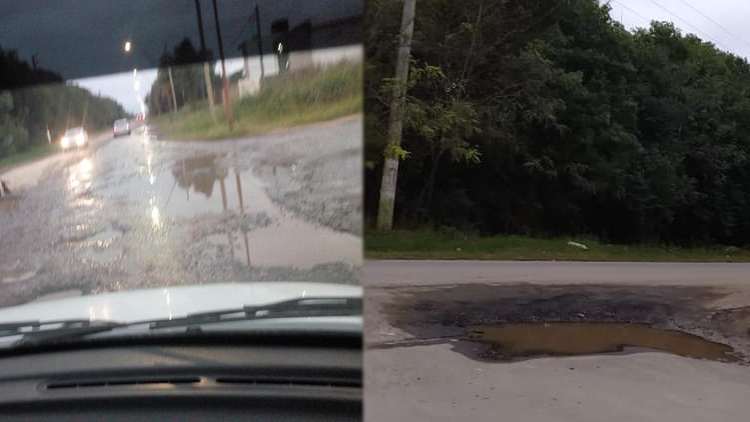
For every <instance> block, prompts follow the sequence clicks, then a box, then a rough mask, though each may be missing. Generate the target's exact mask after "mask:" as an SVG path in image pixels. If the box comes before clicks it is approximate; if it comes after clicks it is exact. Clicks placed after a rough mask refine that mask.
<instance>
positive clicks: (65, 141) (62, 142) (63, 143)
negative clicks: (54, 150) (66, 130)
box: [60, 137, 70, 149]
mask: <svg viewBox="0 0 750 422" xmlns="http://www.w3.org/2000/svg"><path fill="white" fill-rule="evenodd" d="M60 145H61V146H62V147H63V149H65V148H67V147H69V146H70V139H68V138H67V137H64V138H62V140H60Z"/></svg>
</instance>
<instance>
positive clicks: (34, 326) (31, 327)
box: [0, 319, 127, 346]
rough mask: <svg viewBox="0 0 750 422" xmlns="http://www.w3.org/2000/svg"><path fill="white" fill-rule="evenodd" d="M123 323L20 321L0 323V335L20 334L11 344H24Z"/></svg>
mask: <svg viewBox="0 0 750 422" xmlns="http://www.w3.org/2000/svg"><path fill="white" fill-rule="evenodd" d="M125 325H127V324H122V323H119V322H113V321H91V320H86V319H70V320H60V321H44V322H40V321H21V322H13V323H5V324H0V337H12V336H21V338H20V339H19V340H18V341H16V342H14V343H13V346H26V345H35V344H39V343H46V342H50V341H55V340H58V339H69V338H73V337H81V336H85V335H88V334H95V333H100V332H103V331H110V330H112V329H114V328H117V327H123V326H125Z"/></svg>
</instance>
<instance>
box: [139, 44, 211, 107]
mask: <svg viewBox="0 0 750 422" xmlns="http://www.w3.org/2000/svg"><path fill="white" fill-rule="evenodd" d="M210 57H211V52H209V51H206V52H203V53H201V52H199V51H198V50H196V48H195V47H194V46H193V44H192V42H191V41H190V39H189V38H185V39H183V40H182V41H181V42H179V43H178V44H177V45H176V46H175V47H174V48H173V49H172V51H171V52H167V51H165V52H164V54H162V56H161V58H160V60H159V70H158V71H157V76H156V80H155V81H154V83H153V84H152V85H151V89H150V91H149V94H148V96H147V97H146V104H147V105H148V108H149V113H150V114H152V115H159V114H162V113H168V112H170V111H172V109H173V108H174V106H173V103H172V88H171V86H170V84H169V73H168V72H169V68H170V67H171V69H172V80H173V83H174V90H175V98H176V100H177V107H178V108H181V107H183V106H184V105H186V104H189V103H192V102H196V101H200V100H202V99H204V98H206V92H205V90H206V88H205V81H204V75H203V67H202V65H200V64H201V63H202V62H203V61H211V60H210ZM209 71H210V78H211V81H212V83H213V88H214V92H215V93H217V94H218V93H220V92H221V91H220V90H219V87H220V79H219V78H218V76H217V75H216V74H215V72H214V69H213V66H210V67H209Z"/></svg>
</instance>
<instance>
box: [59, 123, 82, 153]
mask: <svg viewBox="0 0 750 422" xmlns="http://www.w3.org/2000/svg"><path fill="white" fill-rule="evenodd" d="M60 146H61V147H62V149H63V151H67V150H69V149H70V148H84V147H88V146H89V135H88V134H87V133H86V130H85V129H84V128H82V127H74V128H71V129H68V130H67V131H65V134H64V135H63V137H62V139H61V140H60Z"/></svg>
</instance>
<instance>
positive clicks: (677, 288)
mask: <svg viewBox="0 0 750 422" xmlns="http://www.w3.org/2000/svg"><path fill="white" fill-rule="evenodd" d="M363 284H364V285H365V288H366V302H367V303H366V307H365V332H366V333H367V336H366V350H365V372H366V374H368V375H367V376H366V377H365V392H366V393H365V394H366V396H365V402H366V403H367V406H365V420H366V421H385V420H412V421H433V422H434V421H452V420H459V419H467V420H476V421H494V420H498V419H501V420H502V419H511V420H514V421H529V422H532V421H533V422H544V421H570V422H574V421H592V422H593V421H601V420H607V421H613V422H620V421H675V422H676V421H679V422H685V421H705V420H721V421H737V422H740V421H745V420H747V415H748V414H749V413H750V403H749V402H748V401H747V400H746V398H747V397H750V366H747V365H741V364H736V363H724V362H714V361H707V360H699V359H692V358H684V357H679V356H675V355H670V354H666V353H660V352H655V351H644V350H640V351H637V352H636V351H635V350H632V351H628V352H627V353H616V354H604V355H583V356H569V357H535V358H529V359H522V360H519V361H512V362H507V361H500V360H492V359H489V360H488V359H487V357H486V355H483V353H485V352H486V351H487V346H486V345H484V344H481V343H476V342H472V341H468V340H467V337H466V327H467V326H468V325H471V324H477V323H480V324H484V323H493V322H494V321H496V323H502V321H508V320H511V321H513V320H515V321H537V322H539V321H544V322H547V321H567V320H571V321H582V322H586V321H592V322H593V321H595V320H602V321H607V322H614V321H622V322H644V323H654V325H655V326H657V327H662V328H667V329H680V330H684V331H687V332H690V333H691V334H696V335H700V336H703V337H705V338H708V339H711V340H713V341H719V342H726V343H728V344H732V345H733V346H734V347H736V348H738V349H737V350H741V351H743V352H744V353H746V354H747V352H748V351H750V337H749V335H750V266H749V265H747V264H677V263H583V262H581V263H575V262H493V261H368V262H367V263H366V265H365V267H364V271H363ZM404 397H408V398H409V400H403V398H404Z"/></svg>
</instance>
